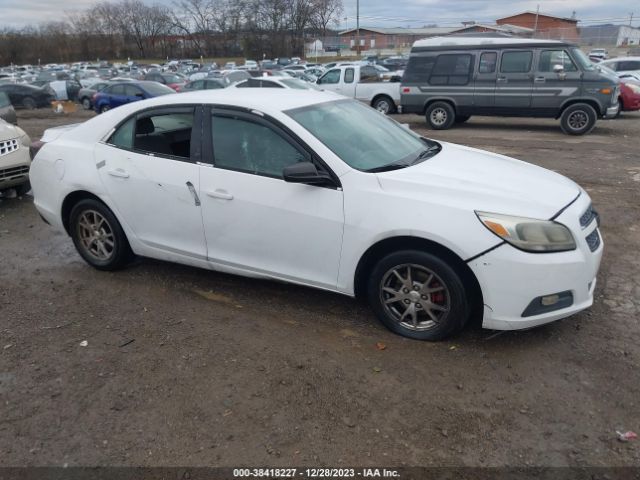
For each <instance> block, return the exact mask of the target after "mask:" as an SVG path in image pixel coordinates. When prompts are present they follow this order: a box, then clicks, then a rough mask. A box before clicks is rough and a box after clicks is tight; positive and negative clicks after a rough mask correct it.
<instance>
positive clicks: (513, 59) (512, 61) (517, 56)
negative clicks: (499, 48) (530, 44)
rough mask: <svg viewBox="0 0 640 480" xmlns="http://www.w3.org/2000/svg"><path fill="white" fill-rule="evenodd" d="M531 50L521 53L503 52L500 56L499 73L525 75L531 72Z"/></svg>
mask: <svg viewBox="0 0 640 480" xmlns="http://www.w3.org/2000/svg"><path fill="white" fill-rule="evenodd" d="M532 58H533V52H532V51H531V50H527V51H521V52H504V53H503V54H502V64H501V65H500V72H501V73H527V72H528V71H529V70H531V59H532Z"/></svg>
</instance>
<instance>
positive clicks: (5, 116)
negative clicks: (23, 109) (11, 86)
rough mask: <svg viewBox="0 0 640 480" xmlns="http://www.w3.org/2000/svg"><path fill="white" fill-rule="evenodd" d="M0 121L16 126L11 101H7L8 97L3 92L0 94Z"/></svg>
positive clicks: (14, 112)
mask: <svg viewBox="0 0 640 480" xmlns="http://www.w3.org/2000/svg"><path fill="white" fill-rule="evenodd" d="M0 119H2V120H4V121H5V122H7V123H11V124H13V125H17V124H18V117H17V116H16V111H15V110H14V109H13V105H11V100H9V96H8V95H7V94H6V93H5V92H0Z"/></svg>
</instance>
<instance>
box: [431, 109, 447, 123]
mask: <svg viewBox="0 0 640 480" xmlns="http://www.w3.org/2000/svg"><path fill="white" fill-rule="evenodd" d="M431 123H433V124H434V125H437V126H438V127H440V126H442V125H444V124H445V123H447V111H446V110H445V109H444V108H435V109H434V110H433V111H432V112H431Z"/></svg>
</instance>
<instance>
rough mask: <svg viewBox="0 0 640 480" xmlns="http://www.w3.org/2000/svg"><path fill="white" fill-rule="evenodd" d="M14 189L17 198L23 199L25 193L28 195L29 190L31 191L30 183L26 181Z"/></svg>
mask: <svg viewBox="0 0 640 480" xmlns="http://www.w3.org/2000/svg"><path fill="white" fill-rule="evenodd" d="M14 189H15V191H16V194H17V195H18V196H19V197H24V196H25V195H26V194H27V193H29V190H31V183H29V182H28V181H27V182H24V183H23V184H21V185H18V186H17V187H14Z"/></svg>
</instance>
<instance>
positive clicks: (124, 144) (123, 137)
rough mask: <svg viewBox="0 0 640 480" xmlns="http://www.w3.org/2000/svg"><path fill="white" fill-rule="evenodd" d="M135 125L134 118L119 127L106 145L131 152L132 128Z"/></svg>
mask: <svg viewBox="0 0 640 480" xmlns="http://www.w3.org/2000/svg"><path fill="white" fill-rule="evenodd" d="M135 125H136V119H135V117H132V118H130V119H129V120H127V121H126V122H125V123H123V124H122V125H120V126H119V127H118V129H117V130H116V131H115V132H113V134H112V135H111V137H110V138H109V140H107V143H108V144H109V145H113V146H114V147H120V148H126V149H127V150H131V149H132V148H133V128H134V127H135Z"/></svg>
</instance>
